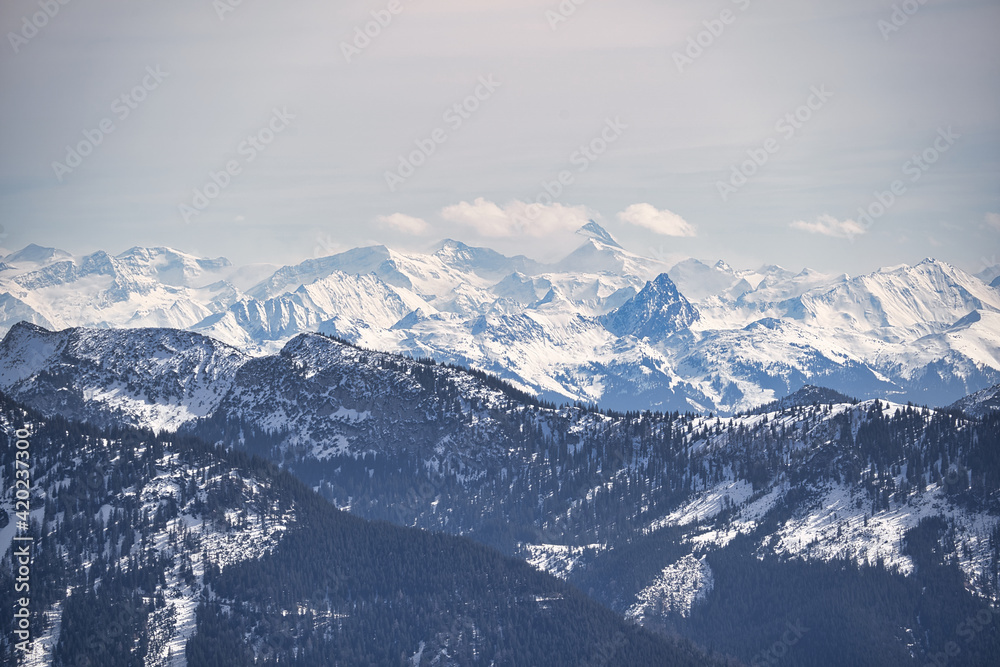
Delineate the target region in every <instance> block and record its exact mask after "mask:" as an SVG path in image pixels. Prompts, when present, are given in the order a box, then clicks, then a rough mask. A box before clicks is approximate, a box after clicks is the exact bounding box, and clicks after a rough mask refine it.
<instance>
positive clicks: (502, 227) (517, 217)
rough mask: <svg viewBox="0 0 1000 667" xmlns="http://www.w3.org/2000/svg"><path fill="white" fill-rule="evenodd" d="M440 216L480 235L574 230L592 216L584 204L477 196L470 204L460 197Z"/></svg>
mask: <svg viewBox="0 0 1000 667" xmlns="http://www.w3.org/2000/svg"><path fill="white" fill-rule="evenodd" d="M441 217H442V218H444V219H445V220H447V221H448V222H455V223H458V224H462V225H467V226H469V227H472V228H474V229H475V230H476V231H478V232H479V233H480V234H482V235H483V236H489V237H494V238H500V237H514V236H529V237H534V238H539V237H543V236H547V235H549V234H553V233H556V232H567V231H570V232H572V231H576V230H577V229H579V228H580V227H582V226H584V225H585V224H587V222H589V220H590V217H591V216H590V213H589V212H588V210H587V207H585V206H565V205H563V204H548V205H543V204H527V203H525V202H522V201H516V200H515V201H512V202H509V203H507V204H505V205H504V206H502V207H501V206H499V205H497V204H495V203H493V202H491V201H488V200H486V199H484V198H482V197H478V198H476V200H475V201H474V202H472V203H471V204H470V203H469V202H465V201H463V202H460V203H458V204H454V205H452V206H448V207H445V208H444V209H443V210H442V211H441Z"/></svg>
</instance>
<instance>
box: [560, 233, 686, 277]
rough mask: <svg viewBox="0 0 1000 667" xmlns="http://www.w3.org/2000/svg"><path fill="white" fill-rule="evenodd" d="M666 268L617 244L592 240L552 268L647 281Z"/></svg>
mask: <svg viewBox="0 0 1000 667" xmlns="http://www.w3.org/2000/svg"><path fill="white" fill-rule="evenodd" d="M666 268H667V267H666V266H664V265H663V264H662V263H661V262H659V261H657V260H654V259H648V258H646V257H640V256H639V255H635V254H633V253H631V252H629V251H627V250H625V249H624V248H622V247H621V246H619V245H618V244H617V243H614V245H611V244H609V243H606V242H604V241H602V240H599V239H597V238H594V237H591V238H590V239H589V240H588V241H587V242H586V243H584V244H583V245H582V246H580V247H579V248H577V249H576V250H574V251H573V252H572V253H570V255H569V256H567V257H566V258H564V259H563V260H561V261H560V262H559V263H558V264H556V266H555V269H556V270H557V271H562V272H567V273H610V274H616V275H619V276H627V277H635V278H639V279H642V280H648V279H649V278H651V277H653V276H655V275H657V274H658V273H661V272H663V271H665V270H666Z"/></svg>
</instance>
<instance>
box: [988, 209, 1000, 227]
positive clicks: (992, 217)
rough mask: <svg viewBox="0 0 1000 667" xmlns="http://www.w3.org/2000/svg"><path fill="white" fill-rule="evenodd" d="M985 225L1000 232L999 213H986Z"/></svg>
mask: <svg viewBox="0 0 1000 667" xmlns="http://www.w3.org/2000/svg"><path fill="white" fill-rule="evenodd" d="M986 224H987V225H989V226H990V227H992V228H993V229H995V230H997V231H998V232H1000V213H987V214H986Z"/></svg>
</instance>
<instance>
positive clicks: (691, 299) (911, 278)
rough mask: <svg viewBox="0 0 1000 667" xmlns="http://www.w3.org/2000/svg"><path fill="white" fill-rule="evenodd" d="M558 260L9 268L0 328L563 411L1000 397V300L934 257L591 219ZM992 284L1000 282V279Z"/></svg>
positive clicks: (45, 259)
mask: <svg viewBox="0 0 1000 667" xmlns="http://www.w3.org/2000/svg"><path fill="white" fill-rule="evenodd" d="M580 231H581V235H582V236H584V237H585V238H586V240H585V242H584V243H583V244H582V245H581V246H580V247H579V248H577V249H576V250H574V251H573V252H571V253H570V254H569V255H568V256H567V257H566V258H564V259H563V260H561V261H559V262H557V263H555V264H549V265H546V264H540V263H538V262H535V261H533V260H531V259H529V258H526V257H521V256H518V257H506V256H504V255H501V254H499V253H497V252H494V251H492V250H489V249H485V248H473V247H470V246H467V245H465V244H462V243H459V242H457V241H444V242H442V243H441V244H439V245H438V246H437V248H436V250H434V251H433V252H431V253H428V254H416V253H402V252H397V251H395V250H391V249H389V248H386V247H384V246H373V247H367V248H357V249H354V250H350V251H347V252H344V253H341V254H339V255H334V256H331V257H324V258H319V259H311V260H307V261H304V262H302V263H301V264H297V265H294V266H284V267H277V266H270V265H254V266H247V267H236V266H233V265H232V264H231V263H230V262H228V261H227V260H225V259H221V258H220V259H203V258H198V257H194V256H191V255H187V254H184V253H182V252H179V251H175V250H171V249H168V248H133V249H131V250H128V251H126V252H124V253H122V254H120V255H117V256H112V255H109V254H107V253H105V252H97V253H94V254H91V255H88V256H85V257H72V256H70V255H69V254H68V253H65V252H63V251H60V250H56V249H52V248H42V247H39V246H34V245H33V246H28V247H27V248H24V249H23V250H20V251H18V252H15V253H13V254H10V255H8V256H6V257H3V258H2V259H0V332H2V331H6V330H7V329H9V328H10V327H12V326H13V325H14V324H16V323H17V322H20V321H27V322H31V323H34V324H38V325H40V326H43V327H45V328H47V329H52V330H58V329H63V328H66V327H80V326H85V327H96V328H116V327H126V328H138V327H167V328H173V329H182V330H188V331H192V332H198V333H202V334H205V335H207V336H210V337H211V338H214V339H215V340H218V341H221V342H224V343H227V344H228V345H231V346H233V347H235V348H237V349H239V350H240V351H241V352H242V353H244V354H248V355H251V356H259V355H261V354H266V353H270V352H274V351H277V350H279V349H281V347H282V346H283V345H284V344H285V343H287V342H288V341H289V340H291V339H292V338H293V337H294V336H296V335H298V334H300V333H304V332H316V331H318V332H323V333H328V334H332V335H336V336H339V337H341V338H344V339H346V340H349V341H351V342H354V343H358V344H360V345H363V346H365V347H369V348H372V349H379V350H385V351H391V352H400V353H404V354H408V355H411V356H415V357H432V358H434V359H437V360H439V361H448V362H453V363H458V364H462V365H467V366H471V367H475V368H479V369H482V370H485V371H489V372H491V373H494V374H496V375H499V376H500V377H503V378H504V379H506V380H509V381H510V382H512V383H513V384H515V385H516V386H518V387H519V388H521V389H523V390H526V391H529V392H531V393H534V394H536V395H538V396H539V397H541V398H543V399H546V400H551V401H555V402H562V401H579V402H583V403H588V404H591V403H597V404H600V405H602V406H605V407H608V408H613V409H621V410H627V409H633V408H654V409H662V410H682V411H683V410H699V411H704V412H709V411H712V412H716V413H721V414H732V413H735V412H737V411H741V410H747V409H751V408H753V407H755V406H758V405H761V404H764V403H768V402H770V401H773V400H776V399H779V398H781V397H783V396H786V395H788V394H790V393H792V392H794V391H796V390H797V389H799V388H801V387H802V386H804V385H806V384H816V385H822V386H826V387H830V388H832V389H835V390H838V391H841V392H844V393H847V394H850V395H852V396H857V397H859V398H862V399H864V398H872V397H876V396H884V397H891V398H893V399H895V400H900V401H907V400H911V401H914V402H917V403H924V404H933V405H946V404H949V403H951V402H953V401H955V400H957V399H959V398H961V397H962V396H965V395H967V394H969V393H972V392H974V391H978V390H981V389H984V388H986V387H988V386H992V385H994V384H997V383H998V382H1000V287H998V286H997V285H995V284H994V285H990V284H988V283H987V282H985V281H984V279H985V278H993V277H994V275H993V274H992V273H990V271H989V270H987V271H985V272H984V274H983V275H982V278H980V277H976V276H973V275H970V274H968V273H965V272H964V271H961V270H959V269H957V268H955V267H953V266H950V265H948V264H946V263H944V262H939V261H935V260H930V259H928V260H925V261H923V262H921V263H919V264H917V265H915V266H898V267H892V268H886V269H881V270H879V271H876V272H873V273H870V274H867V275H863V276H854V277H850V276H847V275H839V276H834V275H825V274H821V273H817V272H815V271H810V270H804V271H801V272H798V273H796V272H792V271H788V270H785V269H783V268H781V267H777V266H765V267H762V268H760V269H757V270H736V269H733V268H732V267H730V266H729V265H728V264H726V263H725V262H722V261H719V262H716V263H714V264H711V263H705V262H701V261H698V260H695V259H689V260H685V261H683V262H680V263H678V264H676V265H674V266H668V265H665V264H663V263H662V262H660V261H658V260H656V259H651V258H646V257H642V256H639V255H637V254H634V253H632V252H629V251H628V250H626V249H625V248H623V247H622V246H621V245H620V244H618V242H617V241H616V240H615V239H614V238H613V237H612V236H611V235H610V234H609V233H608V232H607V231H606V230H604V229H603V228H601V227H600V225H598V224H597V223H595V222H591V223H589V224H588V225H586V226H585V227H584V228H583V229H581V230H580ZM993 282H995V281H993Z"/></svg>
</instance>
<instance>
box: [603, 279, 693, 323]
mask: <svg viewBox="0 0 1000 667" xmlns="http://www.w3.org/2000/svg"><path fill="white" fill-rule="evenodd" d="M698 317H699V315H698V311H697V309H695V307H694V306H692V305H691V303H690V302H688V300H687V299H685V298H684V296H683V295H682V294H681V293H680V292H679V291H678V290H677V286H676V285H674V282H673V281H672V280H671V279H670V276H668V275H667V274H666V273H661V274H660V275H659V276H657V277H656V278H655V279H654V280H651V281H649V282H648V283H646V286H645V287H643V288H642V290H641V291H640V292H639V293H638V294H636V295H635V296H634V297H632V298H631V299H629V300H628V301H627V302H626V303H625V304H624V305H622V306H621V307H620V308H618V309H617V310H615V311H614V312H612V313H610V314H608V315H607V316H606V317H605V318H603V320H602V321H603V322H604V326H605V327H606V328H607V329H608V331H611V332H612V333H614V334H616V335H618V336H625V335H631V336H635V337H636V338H661V337H663V336H666V335H669V334H671V333H674V332H676V331H679V330H681V329H685V328H687V327H689V326H691V324H693V323H694V322H696V321H697V320H698Z"/></svg>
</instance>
